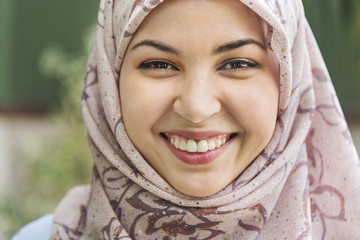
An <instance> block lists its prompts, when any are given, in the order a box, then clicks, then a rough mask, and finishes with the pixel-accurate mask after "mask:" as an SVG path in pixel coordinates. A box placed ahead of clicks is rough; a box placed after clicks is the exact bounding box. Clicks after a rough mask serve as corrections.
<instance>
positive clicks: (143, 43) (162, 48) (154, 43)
mask: <svg viewBox="0 0 360 240" xmlns="http://www.w3.org/2000/svg"><path fill="white" fill-rule="evenodd" d="M140 46H148V47H153V48H156V49H158V50H160V51H163V52H168V53H172V54H175V55H177V56H179V55H180V53H179V51H177V50H176V49H174V48H172V47H169V46H166V45H165V44H163V43H159V42H157V41H154V40H148V39H147V40H144V41H141V42H139V43H137V44H135V45H134V46H133V47H132V48H131V49H130V50H135V49H136V48H138V47H140Z"/></svg>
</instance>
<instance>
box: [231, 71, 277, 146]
mask: <svg viewBox="0 0 360 240" xmlns="http://www.w3.org/2000/svg"><path fill="white" fill-rule="evenodd" d="M235 91H236V90H235ZM229 99H231V100H229V101H231V103H232V106H231V111H232V113H233V116H234V117H235V118H236V121H237V123H238V124H239V125H240V126H242V128H243V131H244V132H246V134H247V137H251V138H253V139H257V140H258V141H260V142H263V141H266V142H267V141H268V140H269V139H270V137H271V136H272V133H273V131H274V127H275V123H276V116H277V111H278V99H279V90H278V85H277V80H276V79H274V78H273V77H272V76H270V77H269V76H266V75H264V76H259V77H257V78H256V79H249V82H248V83H247V84H244V85H243V86H242V87H240V88H238V91H236V92H234V90H232V93H231V94H229Z"/></svg>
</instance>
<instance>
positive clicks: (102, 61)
mask: <svg viewBox="0 0 360 240" xmlns="http://www.w3.org/2000/svg"><path fill="white" fill-rule="evenodd" d="M239 1H240V0H239ZM161 2H162V1H161V0H121V1H120V0H101V4H100V9H99V14H98V23H97V32H96V36H95V40H94V43H93V47H92V50H91V53H90V57H89V61H88V65H87V72H86V78H85V85H84V90H83V94H82V101H81V104H82V112H83V116H84V121H85V124H86V127H87V129H88V134H89V145H90V150H91V152H92V155H93V158H94V174H93V179H92V183H91V186H82V187H76V188H74V189H72V190H71V191H70V192H69V193H68V194H67V196H66V197H65V198H64V199H63V200H62V202H61V203H60V205H59V206H58V208H57V209H56V212H55V217H54V224H53V230H52V239H63V240H65V239H133V240H135V239H163V240H166V239H168V240H169V239H349V240H351V239H360V208H359V204H360V187H359V181H360V166H359V158H358V156H357V153H356V150H355V147H354V144H353V142H352V139H351V136H350V133H349V130H348V127H347V124H346V121H345V119H344V116H343V113H342V111H341V107H340V105H339V102H338V99H337V97H336V94H335V91H334V88H333V85H332V83H331V80H330V77H329V74H328V72H327V69H326V66H325V64H324V61H323V59H322V56H321V53H320V51H319V49H318V46H317V44H316V41H315V39H314V37H313V34H312V32H311V29H310V27H309V25H308V23H307V20H306V18H305V16H304V12H303V6H302V2H301V1H299V0H293V1H287V0H241V2H242V3H244V4H245V5H246V6H248V7H249V9H251V10H252V11H254V12H255V13H256V14H258V15H259V16H260V17H261V18H262V19H264V21H265V22H266V23H267V25H268V27H267V33H266V43H267V47H268V48H269V49H271V50H272V51H274V53H275V55H276V57H277V60H278V62H279V66H280V101H279V117H278V119H277V123H276V127H275V130H274V134H273V137H272V138H271V140H270V142H269V143H268V144H267V146H266V147H265V149H264V150H263V151H262V152H261V154H259V156H258V157H257V158H256V159H255V160H254V161H253V162H252V163H251V164H250V166H249V167H248V168H247V169H246V170H245V171H244V172H243V173H242V174H241V175H240V176H239V177H237V178H236V179H235V180H234V181H233V182H232V183H231V184H230V185H229V186H227V187H226V188H224V189H223V190H222V191H220V192H218V193H216V194H214V195H211V196H208V197H202V198H199V197H191V196H187V195H184V194H182V193H180V192H178V191H177V190H176V189H174V188H173V187H172V186H170V185H169V184H168V183H167V182H166V181H165V180H164V179H163V178H162V177H161V176H160V175H159V174H158V173H157V172H156V171H155V170H154V169H153V168H152V167H151V166H150V165H149V164H148V163H147V161H146V160H145V159H144V158H143V157H142V155H141V153H140V152H138V150H137V149H136V148H135V147H134V145H133V144H132V143H131V141H130V139H129V137H128V136H127V134H126V131H125V128H124V124H123V121H122V117H121V109H120V96H119V75H120V69H121V63H122V59H123V57H124V54H125V51H126V48H127V46H128V44H129V42H130V40H131V38H132V36H133V35H134V33H135V31H136V29H137V27H138V26H139V25H140V24H141V22H142V21H143V20H144V18H145V17H146V15H147V14H148V13H149V12H150V11H151V10H152V9H153V8H154V7H156V6H157V5H158V4H161Z"/></svg>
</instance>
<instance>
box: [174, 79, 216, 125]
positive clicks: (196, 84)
mask: <svg viewBox="0 0 360 240" xmlns="http://www.w3.org/2000/svg"><path fill="white" fill-rule="evenodd" d="M217 95H218V93H217V88H216V86H215V85H214V84H213V81H212V80H211V79H209V77H205V76H188V77H184V79H183V81H182V82H181V84H180V85H179V91H178V95H177V97H176V100H175V102H174V105H173V108H174V111H175V112H176V113H177V114H179V115H180V116H182V117H183V118H185V119H187V120H189V121H191V122H192V123H200V122H202V121H204V120H206V119H208V118H210V117H211V116H213V115H214V114H216V113H218V112H220V110H221V102H220V100H219V98H218V96H217Z"/></svg>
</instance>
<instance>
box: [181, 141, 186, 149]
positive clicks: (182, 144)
mask: <svg viewBox="0 0 360 240" xmlns="http://www.w3.org/2000/svg"><path fill="white" fill-rule="evenodd" d="M180 149H181V150H183V151H185V150H186V142H185V139H181V141H180Z"/></svg>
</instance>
